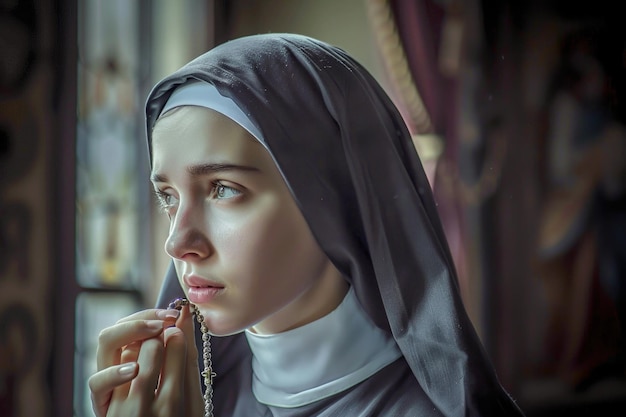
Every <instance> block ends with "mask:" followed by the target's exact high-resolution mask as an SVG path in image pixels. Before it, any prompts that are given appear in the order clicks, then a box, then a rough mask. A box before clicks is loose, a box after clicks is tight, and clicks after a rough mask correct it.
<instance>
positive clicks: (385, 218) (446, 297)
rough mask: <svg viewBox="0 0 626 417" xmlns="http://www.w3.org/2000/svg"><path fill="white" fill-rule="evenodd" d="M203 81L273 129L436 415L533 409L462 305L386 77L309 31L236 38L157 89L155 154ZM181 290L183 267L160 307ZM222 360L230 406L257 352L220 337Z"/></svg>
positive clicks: (325, 233) (332, 253)
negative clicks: (182, 91) (168, 125)
mask: <svg viewBox="0 0 626 417" xmlns="http://www.w3.org/2000/svg"><path fill="white" fill-rule="evenodd" d="M192 79H198V80H203V81H206V82H208V83H210V84H213V85H214V86H215V87H216V88H217V89H218V90H219V92H220V93H221V94H222V95H224V96H227V97H230V98H231V99H232V100H234V102H235V103H237V105H238V106H239V107H240V108H241V109H242V110H243V111H244V113H246V114H247V115H248V117H249V118H250V119H251V120H252V122H253V123H254V124H255V125H256V126H257V127H258V128H259V130H260V131H261V132H262V134H263V137H264V142H265V143H264V145H265V146H266V147H267V149H268V150H269V152H270V154H271V155H272V157H273V158H274V160H275V162H276V164H277V166H278V167H279V170H280V171H281V173H282V175H283V177H284V179H285V181H286V182H287V185H288V187H289V188H290V190H291V192H292V195H293V196H294V198H295V200H296V202H297V204H298V206H299V207H300V209H301V211H302V213H303V215H304V217H305V219H306V220H307V222H308V224H309V226H310V228H311V230H312V232H313V234H314V236H315V237H316V239H317V241H318V242H319V244H320V246H321V248H322V249H323V250H324V252H325V253H326V254H327V255H328V257H329V258H330V259H331V261H332V262H333V263H334V264H335V266H336V267H337V268H338V269H339V270H340V271H341V272H342V273H343V275H344V276H345V277H346V278H347V279H348V280H349V282H350V284H351V285H352V286H353V287H354V288H355V291H356V294H357V297H358V300H359V301H360V303H361V305H362V306H363V308H364V309H365V311H366V312H367V313H368V315H369V316H370V318H371V319H372V320H373V322H374V323H375V324H376V325H377V326H378V327H380V328H381V329H383V330H385V331H387V332H389V333H390V334H392V335H393V337H394V338H395V340H396V341H397V343H398V346H399V347H400V349H401V351H402V354H403V355H404V357H405V359H406V361H407V363H408V364H409V366H410V368H411V370H412V373H413V375H414V377H415V379H416V380H417V381H418V383H419V385H420V387H421V389H422V390H423V391H422V392H419V393H416V395H426V397H428V398H427V399H425V400H428V402H429V403H430V404H432V414H429V415H433V416H435V415H436V416H440V415H443V416H466V415H468V416H508V415H521V412H520V411H519V409H518V408H517V406H516V405H515V404H514V402H513V401H512V400H511V399H510V397H509V396H508V394H507V393H506V392H505V391H504V390H503V389H502V387H501V386H500V383H499V382H498V380H497V377H496V375H495V372H494V370H493V367H492V365H491V364H490V362H489V360H488V359H487V357H486V355H485V353H484V351H483V349H482V346H481V344H480V342H479V339H478V337H477V335H476V333H475V331H474V328H473V326H472V324H471V322H470V320H469V318H468V316H467V314H466V312H465V309H464V307H463V304H462V301H461V298H460V295H459V289H458V282H457V278H456V275H455V270H454V265H453V262H452V258H451V255H450V252H449V249H448V245H447V242H446V238H445V236H444V232H443V229H442V226H441V224H440V221H439V216H438V213H437V209H436V206H435V203H434V200H433V197H432V194H431V190H430V185H429V183H428V180H427V177H426V175H425V173H424V171H423V169H422V166H421V162H420V160H419V158H418V156H417V153H416V151H415V148H414V145H413V143H412V141H411V137H410V134H409V132H408V130H407V128H406V126H405V124H404V122H403V120H402V117H401V116H400V114H399V112H398V110H397V109H396V108H395V106H394V105H393V104H392V102H391V100H390V99H389V98H388V96H387V95H386V93H385V92H384V91H383V90H382V88H381V87H380V86H379V84H378V83H377V82H376V81H375V80H374V78H373V77H372V76H371V75H370V74H369V73H368V72H367V71H366V70H365V69H363V67H362V66H361V65H359V64H358V63H357V62H355V61H354V60H353V59H352V58H350V57H349V56H348V55H347V54H346V53H345V52H343V51H342V50H340V49H338V48H336V47H333V46H330V45H328V44H325V43H323V42H320V41H317V40H314V39H311V38H308V37H304V36H300V35H290V34H271V35H257V36H251V37H245V38H240V39H237V40H233V41H230V42H227V43H225V44H222V45H220V46H218V47H216V48H214V49H213V50H211V51H209V52H208V53H206V54H204V55H202V56H200V57H198V58H197V59H195V60H193V61H192V62H190V63H189V64H187V65H186V66H184V67H183V68H181V69H180V70H178V71H177V72H175V73H174V74H172V75H171V76H168V77H167V78H165V79H164V80H162V81H161V82H159V83H158V84H157V85H156V86H155V87H154V89H153V90H152V92H151V93H150V95H149V98H148V101H147V105H146V116H147V131H148V145H149V146H150V141H151V131H152V128H153V126H154V124H155V122H156V119H157V117H158V116H159V114H160V112H161V110H162V108H163V106H164V104H165V103H166V101H167V99H168V98H169V96H170V94H171V93H172V91H173V90H174V89H175V88H176V87H177V86H179V85H181V84H184V83H185V82H187V81H188V80H192ZM181 295H182V290H181V289H180V286H179V285H178V280H177V278H176V273H175V271H174V269H173V268H172V267H170V270H169V272H168V274H167V276H166V278H165V282H164V284H163V288H162V292H161V296H160V299H159V302H158V303H159V305H160V306H161V307H163V306H165V305H167V303H168V302H169V301H170V300H171V299H172V298H174V297H176V296H181ZM213 352H214V354H213V355H214V356H213V357H214V364H215V368H216V372H217V373H218V378H217V379H216V381H215V398H216V410H218V411H219V408H220V406H219V402H220V401H221V400H223V401H226V399H227V398H228V397H229V396H233V395H250V394H249V393H247V391H246V390H247V389H249V388H246V384H249V382H246V381H245V378H246V375H248V373H249V364H248V362H249V356H250V352H249V349H248V348H247V342H246V340H245V337H244V336H243V335H235V336H229V337H225V338H220V337H216V338H213ZM241 384H243V385H241ZM235 386H238V388H237V389H235ZM244 391H246V392H244ZM220 398H221V400H220ZM230 412H231V413H232V414H230V415H245V413H246V412H245V411H243V410H240V412H241V413H242V414H237V413H236V412H233V411H232V410H231V411H230ZM218 415H219V414H218ZM424 415H426V414H424Z"/></svg>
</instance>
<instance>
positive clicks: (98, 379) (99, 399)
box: [88, 362, 139, 417]
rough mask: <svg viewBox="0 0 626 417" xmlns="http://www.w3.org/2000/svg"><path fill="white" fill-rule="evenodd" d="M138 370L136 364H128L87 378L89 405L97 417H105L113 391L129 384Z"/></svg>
mask: <svg viewBox="0 0 626 417" xmlns="http://www.w3.org/2000/svg"><path fill="white" fill-rule="evenodd" d="M138 369H139V368H138V366H137V363H136V362H129V363H124V364H121V365H117V366H111V367H109V368H106V369H104V370H102V371H99V372H96V373H95V374H93V375H92V376H91V377H90V378H89V382H88V384H89V390H90V391H91V404H92V408H93V410H94V412H95V414H96V416H97V417H104V416H106V414H107V410H108V408H109V403H110V402H111V397H112V395H113V391H114V389H115V388H116V387H119V386H121V385H124V384H127V383H129V382H130V381H131V380H132V379H133V378H134V377H135V376H136V375H137V371H138Z"/></svg>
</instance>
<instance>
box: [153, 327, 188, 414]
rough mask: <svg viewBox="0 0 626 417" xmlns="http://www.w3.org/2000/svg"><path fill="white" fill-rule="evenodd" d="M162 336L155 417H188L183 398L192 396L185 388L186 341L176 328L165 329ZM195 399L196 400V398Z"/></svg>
mask: <svg viewBox="0 0 626 417" xmlns="http://www.w3.org/2000/svg"><path fill="white" fill-rule="evenodd" d="M163 336H164V339H165V355H164V361H163V371H162V373H161V381H160V383H159V388H158V390H157V395H156V402H155V415H159V416H173V415H188V414H186V413H185V408H184V401H183V398H185V397H188V396H190V395H191V396H193V393H192V392H188V390H187V389H186V386H185V374H186V361H187V349H188V346H187V341H186V339H185V335H184V334H183V332H182V331H181V330H180V329H179V328H177V327H170V328H168V329H165V332H164V334H163ZM196 374H197V371H196ZM196 399H198V397H197V396H196ZM190 415H193V414H190Z"/></svg>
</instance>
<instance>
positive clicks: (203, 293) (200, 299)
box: [187, 287, 224, 304]
mask: <svg viewBox="0 0 626 417" xmlns="http://www.w3.org/2000/svg"><path fill="white" fill-rule="evenodd" d="M223 289H224V288H218V287H189V289H188V290H187V298H188V299H189V301H191V302H192V303H194V304H207V303H210V302H211V301H212V300H213V299H214V298H215V297H216V296H217V295H218V294H219V293H220V292H221V291H222V290H223Z"/></svg>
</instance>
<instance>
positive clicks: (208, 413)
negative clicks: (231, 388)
mask: <svg viewBox="0 0 626 417" xmlns="http://www.w3.org/2000/svg"><path fill="white" fill-rule="evenodd" d="M186 305H188V306H189V310H190V311H191V313H192V314H193V315H194V316H196V321H197V322H198V323H199V324H200V331H201V332H202V362H203V364H204V370H203V371H202V373H201V375H202V377H203V378H204V394H203V399H204V417H213V378H215V376H216V375H215V372H213V362H212V361H211V335H210V334H209V329H208V328H207V327H206V325H205V324H204V316H203V315H202V313H200V310H198V307H196V306H195V304H192V303H190V302H189V300H187V299H186V298H177V299H175V300H174V301H172V302H171V303H170V304H169V305H168V308H173V309H176V310H179V311H180V309H181V308H183V306H186Z"/></svg>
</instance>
